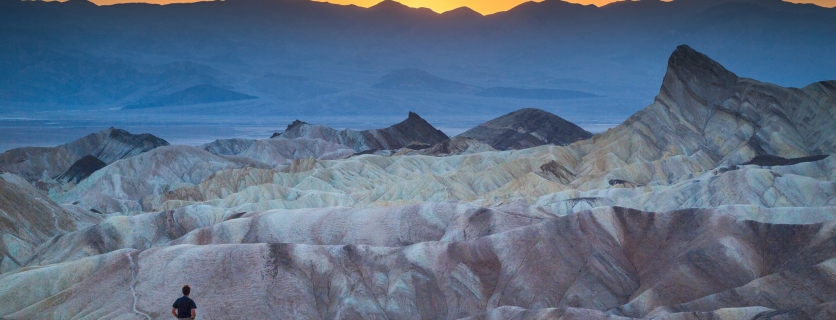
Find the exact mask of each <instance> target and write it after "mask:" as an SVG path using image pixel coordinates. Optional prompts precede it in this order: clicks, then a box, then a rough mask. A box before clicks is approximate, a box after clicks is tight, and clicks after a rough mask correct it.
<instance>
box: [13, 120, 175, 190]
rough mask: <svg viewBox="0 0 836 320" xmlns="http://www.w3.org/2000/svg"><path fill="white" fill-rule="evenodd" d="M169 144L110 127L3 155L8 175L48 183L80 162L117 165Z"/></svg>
mask: <svg viewBox="0 0 836 320" xmlns="http://www.w3.org/2000/svg"><path fill="white" fill-rule="evenodd" d="M167 145H168V142H166V141H165V140H163V139H160V138H157V137H155V136H153V135H150V134H131V133H129V132H127V131H125V130H121V129H116V128H109V129H106V130H104V131H101V132H97V133H93V134H90V135H88V136H85V137H83V138H81V139H78V140H75V141H73V142H70V143H67V144H64V145H60V146H57V147H54V148H18V149H12V150H8V151H6V152H3V153H2V154H0V164H2V167H4V170H5V171H6V172H11V173H14V174H16V175H19V176H21V177H23V178H25V179H26V180H29V181H37V180H48V179H50V178H53V177H56V176H58V175H60V174H63V173H64V172H66V171H67V170H68V169H69V168H70V167H71V166H72V165H73V164H74V163H75V162H76V161H78V160H80V159H81V158H83V157H84V156H87V155H92V156H94V157H96V158H98V159H99V160H101V161H102V162H104V163H106V164H110V163H113V162H115V161H117V160H120V159H125V158H128V157H132V156H135V155H138V154H140V153H143V152H146V151H149V150H152V149H154V148H157V147H161V146H167Z"/></svg>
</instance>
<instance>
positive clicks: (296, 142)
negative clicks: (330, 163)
mask: <svg viewBox="0 0 836 320" xmlns="http://www.w3.org/2000/svg"><path fill="white" fill-rule="evenodd" d="M201 147H202V148H203V149H204V150H206V151H209V152H211V153H214V154H216V155H219V156H238V157H243V158H249V159H252V160H254V161H257V162H258V163H264V164H266V165H268V166H271V167H275V166H279V165H288V164H290V163H292V162H293V161H295V160H299V159H320V160H334V159H344V158H348V157H350V156H352V155H354V150H353V149H351V148H349V147H346V146H344V145H341V144H336V143H333V142H328V141H324V140H321V139H307V138H296V139H267V140H247V139H227V140H216V141H214V142H212V143H209V144H205V145H203V146H201Z"/></svg>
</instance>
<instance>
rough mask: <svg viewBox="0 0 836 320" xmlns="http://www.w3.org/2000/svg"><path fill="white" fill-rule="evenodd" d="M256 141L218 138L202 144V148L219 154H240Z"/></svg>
mask: <svg viewBox="0 0 836 320" xmlns="http://www.w3.org/2000/svg"><path fill="white" fill-rule="evenodd" d="M256 141H258V140H253V139H218V140H215V141H213V142H210V143H207V144H204V145H201V146H200V148H201V149H203V150H206V151H209V152H211V153H214V154H216V155H219V156H234V155H238V154H240V153H241V152H244V150H247V148H249V147H251V146H252V145H253V144H254V143H255V142H256Z"/></svg>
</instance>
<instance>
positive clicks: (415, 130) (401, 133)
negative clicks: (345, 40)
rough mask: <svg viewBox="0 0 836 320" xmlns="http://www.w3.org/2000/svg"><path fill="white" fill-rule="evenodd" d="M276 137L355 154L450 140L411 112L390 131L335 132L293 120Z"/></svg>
mask: <svg viewBox="0 0 836 320" xmlns="http://www.w3.org/2000/svg"><path fill="white" fill-rule="evenodd" d="M279 137H280V138H286V139H294V138H309V139H322V140H325V141H329V142H333V143H337V144H342V145H346V146H349V147H351V148H353V149H354V150H355V151H357V152H362V151H367V150H397V149H401V148H403V147H406V146H407V145H409V144H410V143H412V142H421V143H427V144H432V145H434V144H436V143H439V142H441V141H443V140H445V139H447V138H449V137H447V135H446V134H444V132H441V131H440V130H437V129H436V128H434V127H433V126H432V125H431V124H429V123H428V122H427V121H426V120H424V119H423V118H421V117H420V116H419V115H418V114H416V113H413V112H410V113H409V117H408V118H407V119H406V120H404V121H403V122H401V123H398V124H396V125H393V126H391V127H388V128H384V129H374V130H363V131H356V130H351V129H346V130H335V129H331V128H329V127H324V126H314V125H310V124H307V123H305V122H302V121H299V120H296V121H295V122H293V123H292V124H291V125H289V126H288V127H287V130H285V131H284V133H282V134H281V135H280V136H279ZM274 139H275V138H274Z"/></svg>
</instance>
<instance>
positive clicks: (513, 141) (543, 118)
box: [458, 109, 592, 150]
mask: <svg viewBox="0 0 836 320" xmlns="http://www.w3.org/2000/svg"><path fill="white" fill-rule="evenodd" d="M458 136H459V137H463V138H471V139H475V140H478V141H481V142H484V143H487V144H488V145H490V146H491V147H493V148H495V149H497V150H512V149H514V150H519V149H525V148H531V147H536V146H542V145H546V144H553V145H559V146H565V145H568V144H571V143H573V142H575V141H578V140H584V139H589V138H591V137H592V134H591V133H589V132H588V131H586V130H584V129H581V127H578V126H577V125H575V124H574V123H571V122H569V121H566V120H564V119H563V118H561V117H558V116H556V115H554V114H551V113H548V112H546V111H543V110H539V109H521V110H517V111H514V112H511V113H509V114H506V115H504V116H501V117H499V118H496V119H493V120H491V121H488V122H485V123H483V124H480V125H478V126H476V127H475V128H473V129H470V130H467V131H465V132H464V133H462V134H460V135H458Z"/></svg>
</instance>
